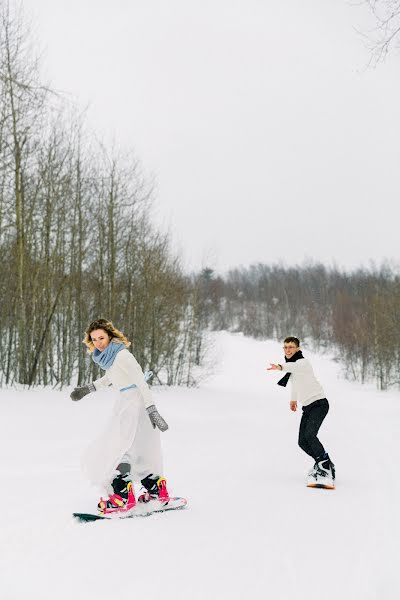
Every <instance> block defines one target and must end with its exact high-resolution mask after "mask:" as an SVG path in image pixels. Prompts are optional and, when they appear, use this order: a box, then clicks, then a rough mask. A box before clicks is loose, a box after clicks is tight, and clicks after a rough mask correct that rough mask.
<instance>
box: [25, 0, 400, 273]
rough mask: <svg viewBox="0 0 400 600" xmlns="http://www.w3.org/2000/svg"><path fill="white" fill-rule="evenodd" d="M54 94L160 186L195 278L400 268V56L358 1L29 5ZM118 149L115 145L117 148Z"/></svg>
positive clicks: (34, 0)
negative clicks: (376, 44)
mask: <svg viewBox="0 0 400 600" xmlns="http://www.w3.org/2000/svg"><path fill="white" fill-rule="evenodd" d="M23 5H24V6H25V9H26V11H27V12H28V14H30V15H33V18H34V22H35V23H36V31H37V36H38V38H39V39H40V41H41V44H42V46H43V47H44V48H45V65H46V71H47V74H48V75H49V77H50V79H51V82H52V85H53V87H55V88H57V89H61V90H64V91H66V92H68V93H69V94H71V97H72V98H74V99H75V100H76V102H77V104H78V106H81V107H84V106H86V105H87V104H89V110H88V116H89V122H90V125H91V126H92V127H93V129H95V131H96V132H97V134H98V135H99V137H102V138H103V139H106V140H110V141H111V140H112V139H114V140H116V141H117V143H121V144H123V145H124V146H125V147H131V148H133V149H134V150H135V153H136V155H137V156H138V157H139V158H140V160H141V161H142V163H143V165H144V168H145V169H146V170H147V171H148V172H151V173H153V174H154V175H155V177H156V180H157V218H158V219H159V221H160V222H161V223H162V224H163V226H165V227H169V228H170V231H171V234H172V236H173V239H174V240H175V243H176V247H177V248H180V249H181V250H182V253H183V256H184V260H185V265H186V266H187V267H189V268H200V267H202V266H205V265H206V264H207V265H209V266H212V267H214V268H216V269H217V270H225V269H227V268H229V267H234V266H239V265H248V264H250V263H253V262H258V261H260V262H272V261H276V260H283V261H284V262H286V263H288V264H292V263H298V262H301V261H302V260H303V259H304V258H310V259H314V260H320V261H323V262H325V263H328V264H332V263H333V262H335V263H337V264H338V265H342V266H345V267H353V266H356V265H358V264H360V263H362V264H367V263H368V262H369V260H370V259H374V260H377V261H380V260H382V259H384V258H389V259H395V260H396V261H397V258H398V240H397V234H398V228H399V226H398V222H399V217H400V209H399V202H398V200H399V188H400V169H399V164H400V161H399V140H400V121H399V106H400V57H399V56H394V55H393V56H392V57H390V59H389V61H388V62H387V63H386V64H384V65H381V66H379V67H378V69H376V70H366V69H365V68H364V67H365V65H366V63H367V60H368V54H367V52H366V50H365V49H364V47H363V43H362V40H361V38H360V37H359V36H358V35H357V33H356V32H355V30H354V27H356V26H358V27H360V26H362V25H364V26H365V24H366V23H365V19H366V11H365V9H363V8H362V7H355V6H351V5H350V3H348V2H346V1H345V0H302V1H301V2H299V0H274V1H272V0H201V1H200V0H197V1H194V0H168V2H166V1H165V0H145V1H141V2H140V1H139V0H129V1H128V0H113V1H112V2H110V1H109V0H108V1H106V0H96V1H94V0H24V1H23ZM110 144H111V142H110Z"/></svg>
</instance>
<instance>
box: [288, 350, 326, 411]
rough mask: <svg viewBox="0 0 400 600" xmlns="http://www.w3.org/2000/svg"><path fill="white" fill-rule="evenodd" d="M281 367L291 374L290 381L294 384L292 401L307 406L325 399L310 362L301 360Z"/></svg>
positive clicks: (304, 359)
mask: <svg viewBox="0 0 400 600" xmlns="http://www.w3.org/2000/svg"><path fill="white" fill-rule="evenodd" d="M281 367H282V371H286V372H287V373H291V376H290V379H289V381H290V382H291V383H292V397H291V399H292V400H295V401H296V402H299V403H300V404H302V405H303V406H307V405H308V404H311V402H315V401H316V400H322V398H325V394H324V390H323V387H322V385H321V384H320V382H319V381H318V379H317V378H316V377H315V375H314V371H313V368H312V366H311V363H310V361H309V360H307V359H306V358H299V360H297V361H296V362H288V363H284V364H282V365H281Z"/></svg>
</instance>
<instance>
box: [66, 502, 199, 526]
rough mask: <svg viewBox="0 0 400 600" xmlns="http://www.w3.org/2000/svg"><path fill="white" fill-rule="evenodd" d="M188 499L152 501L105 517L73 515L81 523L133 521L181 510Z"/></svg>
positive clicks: (83, 514)
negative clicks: (136, 518)
mask: <svg viewBox="0 0 400 600" xmlns="http://www.w3.org/2000/svg"><path fill="white" fill-rule="evenodd" d="M186 504H187V500H186V498H181V497H179V496H177V497H175V498H170V499H169V500H168V501H167V502H159V501H158V500H150V502H147V503H140V504H139V503H138V504H136V506H135V507H134V508H132V509H131V510H129V511H127V512H117V513H109V514H105V515H101V514H97V515H95V514H93V513H79V512H76V513H72V516H73V517H74V518H75V519H76V520H77V521H79V522H80V523H89V522H91V521H113V520H116V519H118V520H119V519H132V518H133V517H149V516H150V515H152V514H154V513H162V512H166V511H168V510H179V509H182V508H185V506H186Z"/></svg>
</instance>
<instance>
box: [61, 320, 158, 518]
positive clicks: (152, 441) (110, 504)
mask: <svg viewBox="0 0 400 600" xmlns="http://www.w3.org/2000/svg"><path fill="white" fill-rule="evenodd" d="M83 343H84V344H85V345H86V346H87V348H88V352H89V353H90V354H91V356H92V359H93V361H94V362H95V363H96V364H97V365H99V367H100V368H101V369H103V370H105V372H106V373H105V375H104V377H101V378H100V379H96V381H93V382H92V383H89V384H88V385H84V386H82V387H76V388H75V389H74V390H73V392H72V393H71V399H72V400H81V399H82V398H83V397H84V396H86V395H87V394H89V393H91V392H96V391H97V390H99V389H102V388H105V387H109V386H111V387H113V388H114V389H116V390H119V392H120V393H119V395H118V396H119V397H118V399H117V401H116V404H115V406H114V410H113V414H112V418H111V420H110V423H109V424H108V426H107V427H106V430H105V431H104V432H103V434H102V435H101V436H100V437H99V438H98V439H97V440H96V441H94V442H93V443H92V444H91V446H90V447H89V448H88V450H87V451H86V453H85V455H84V457H83V459H82V466H83V469H84V471H85V472H86V473H87V475H88V478H89V479H90V481H91V482H92V483H94V484H97V485H100V486H103V487H105V488H106V489H107V493H108V494H109V498H108V499H107V500H103V498H101V499H100V502H99V504H98V508H99V510H100V512H101V513H110V512H120V511H127V510H130V509H131V508H133V507H134V506H135V505H136V499H135V494H134V489H133V485H132V479H133V480H135V481H140V482H141V484H142V486H143V488H144V489H142V490H141V493H140V496H139V498H138V501H140V502H148V501H149V500H152V499H157V500H159V501H161V502H164V501H167V500H168V499H169V496H168V491H167V487H166V480H165V479H164V478H163V477H162V476H161V473H162V456H161V445H160V435H159V431H158V430H157V429H156V427H157V428H158V429H160V430H161V431H166V430H167V429H168V425H167V423H166V422H165V421H164V419H163V418H162V417H161V416H160V414H159V413H158V411H157V408H156V406H155V405H154V402H153V401H152V399H151V393H150V390H149V387H148V385H147V383H146V381H145V377H144V375H143V371H142V369H141V368H140V366H139V364H138V362H137V361H136V359H135V358H134V356H133V355H132V354H131V352H130V351H129V350H128V348H129V346H130V345H131V343H130V342H129V341H128V340H127V338H126V337H125V336H124V334H123V333H122V332H121V331H119V330H118V329H116V328H115V327H114V325H113V324H112V323H111V321H107V320H106V319H97V320H96V321H93V322H92V323H90V325H89V327H88V328H87V329H86V332H85V337H84V340H83Z"/></svg>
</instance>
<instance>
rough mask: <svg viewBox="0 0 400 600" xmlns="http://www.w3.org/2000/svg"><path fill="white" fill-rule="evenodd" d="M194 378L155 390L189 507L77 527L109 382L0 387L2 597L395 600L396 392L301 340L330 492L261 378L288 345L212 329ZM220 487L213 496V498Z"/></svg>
mask: <svg viewBox="0 0 400 600" xmlns="http://www.w3.org/2000/svg"><path fill="white" fill-rule="evenodd" d="M215 341H216V354H217V355H218V356H219V357H221V358H220V363H219V365H218V368H217V369H216V372H215V374H214V375H213V376H212V378H211V379H209V381H208V382H207V384H204V385H202V386H201V388H200V389H193V390H187V389H176V388H175V389H169V390H163V391H159V390H156V392H155V393H154V395H155V399H156V402H157V404H158V406H159V409H160V412H161V414H162V415H163V416H165V418H166V420H167V422H168V423H169V424H170V430H169V431H168V432H166V433H165V434H163V436H162V441H163V448H164V454H165V467H166V472H165V475H166V477H167V478H168V481H169V489H170V492H171V493H172V494H176V495H182V496H185V497H187V498H188V502H189V504H188V508H187V510H185V511H175V512H174V511H171V512H170V513H165V514H160V515H153V516H152V518H151V519H131V520H128V521H113V522H110V523H106V524H104V523H102V524H101V525H98V524H96V523H92V524H88V525H86V526H82V525H79V524H77V523H75V522H74V521H73V519H72V517H71V513H72V512H73V511H91V510H93V506H95V505H96V503H97V492H96V490H94V489H92V488H90V487H89V486H88V484H87V483H86V482H85V480H84V479H83V477H82V476H81V473H80V469H79V458H80V455H81V453H82V451H83V449H84V448H85V446H86V444H87V443H88V441H89V440H90V439H92V437H93V436H94V435H95V434H96V432H97V431H98V430H99V429H100V428H101V426H102V424H103V422H104V421H105V420H106V419H107V416H108V414H109V412H110V410H111V406H112V398H110V392H108V393H107V392H98V393H97V394H93V395H91V396H90V397H88V398H86V399H84V400H82V401H81V402H76V403H73V402H71V401H70V400H69V399H68V392H67V391H65V392H63V393H60V392H54V391H51V390H44V391H40V390H35V391H13V390H1V391H0V457H1V461H0V475H1V492H2V493H1V496H2V500H3V502H2V504H3V507H2V517H3V518H2V527H1V531H2V534H1V549H0V571H1V577H0V598H1V600H22V599H25V598H26V597H29V598H30V599H31V600H36V599H37V600H64V599H65V600H67V599H68V600H70V599H71V598H74V600H110V599H111V598H112V599H114V598H119V597H122V596H124V597H126V598H128V597H129V598H134V597H136V596H137V597H139V598H146V600H169V599H171V600H172V599H174V600H225V599H226V600H228V599H229V600H242V599H243V600H245V599H247V598H250V597H251V598H253V599H257V600H258V599H260V600H264V599H268V598H271V599H273V600H303V599H304V600H306V599H307V600H314V599H315V600H316V599H317V598H318V600H319V599H320V598H321V597H323V598H324V599H325V600H338V598H340V599H341V600H347V599H349V600H375V599H376V600H378V599H379V600H398V598H399V597H400V572H399V569H398V566H397V563H398V556H399V539H400V519H399V514H398V506H399V497H400V485H399V481H400V478H399V473H398V471H399V467H398V464H399V454H400V452H399V450H400V394H399V393H398V392H388V393H380V392H377V391H375V390H374V389H373V386H364V387H362V386H360V385H357V384H353V383H349V382H346V381H344V380H343V379H342V378H341V376H340V372H339V370H338V366H337V365H336V363H334V362H333V361H331V360H329V358H326V357H321V356H315V355H312V353H310V352H309V351H308V350H307V348H305V349H303V351H304V354H305V355H307V357H309V358H311V359H312V361H313V366H314V369H315V373H316V375H317V377H318V378H319V379H320V381H321V383H322V385H323V387H324V388H325V392H326V394H327V397H328V400H329V401H330V405H331V410H330V413H329V415H328V417H327V419H326V421H325V422H324V424H323V426H322V428H321V432H320V437H321V440H322V441H323V443H324V445H325V446H326V448H327V450H328V451H329V452H330V453H331V455H332V458H333V460H334V462H335V464H336V468H337V486H336V490H335V491H329V490H319V489H309V488H307V487H306V486H305V479H306V473H307V470H308V468H309V467H310V463H311V462H312V461H310V460H308V458H307V457H306V456H305V455H304V454H303V453H302V452H301V451H300V449H299V448H298V447H297V431H298V424H299V418H300V414H298V413H297V414H293V413H291V412H290V411H289V407H288V403H289V399H290V398H289V395H288V394H289V389H288V390H284V389H282V388H280V387H279V386H277V385H276V381H277V379H278V378H279V375H277V374H274V373H267V372H266V371H265V367H266V365H267V363H269V362H270V361H274V360H277V359H278V358H281V356H282V352H281V347H280V345H279V344H276V343H274V342H257V341H254V340H250V339H247V338H244V337H242V336H240V335H231V334H227V333H221V334H218V335H217V336H216V340H215ZM216 498H218V500H215V499H216Z"/></svg>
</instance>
